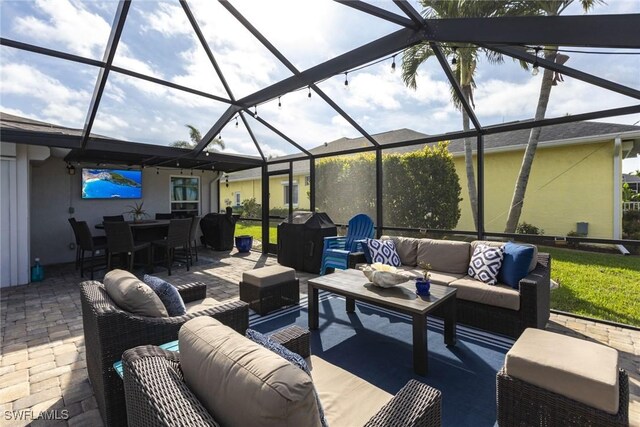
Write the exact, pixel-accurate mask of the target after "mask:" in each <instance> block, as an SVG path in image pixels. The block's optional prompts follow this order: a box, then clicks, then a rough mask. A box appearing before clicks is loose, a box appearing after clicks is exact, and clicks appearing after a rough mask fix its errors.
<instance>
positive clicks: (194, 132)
mask: <svg viewBox="0 0 640 427" xmlns="http://www.w3.org/2000/svg"><path fill="white" fill-rule="evenodd" d="M185 126H186V127H187V128H189V139H190V140H191V141H184V140H179V141H174V142H172V143H171V147H177V148H189V149H193V148H195V146H196V145H198V143H199V142H200V141H202V134H201V133H200V131H199V130H198V129H197V128H196V127H195V126H193V125H189V124H187V125H185ZM217 147H220V149H221V150H224V149H225V145H224V141H223V140H222V137H219V138H213V139H212V140H211V142H210V143H209V145H207V147H206V148H205V150H206V151H218V150H217Z"/></svg>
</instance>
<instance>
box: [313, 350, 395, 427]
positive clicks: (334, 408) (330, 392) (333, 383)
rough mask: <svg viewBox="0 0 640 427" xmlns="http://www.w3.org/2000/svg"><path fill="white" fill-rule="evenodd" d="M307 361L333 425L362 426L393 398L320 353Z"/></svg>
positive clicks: (328, 419)
mask: <svg viewBox="0 0 640 427" xmlns="http://www.w3.org/2000/svg"><path fill="white" fill-rule="evenodd" d="M307 364H308V365H309V367H310V368H311V376H312V377H313V383H314V384H315V386H316V390H317V391H318V395H319V396H320V401H321V402H322V407H323V408H324V413H325V416H326V418H327V423H328V424H329V425H330V426H331V427H341V426H343V427H351V426H363V425H365V424H366V423H367V421H369V419H370V418H371V417H372V416H374V415H375V414H376V413H377V412H378V411H379V410H380V409H381V408H382V407H383V406H384V405H385V404H386V403H387V402H389V401H390V400H391V398H392V397H393V396H392V395H391V394H389V393H387V392H386V391H384V390H381V389H379V388H378V387H376V386H374V385H373V384H371V383H368V382H366V381H365V380H363V379H362V378H359V377H357V376H355V375H353V374H352V373H350V372H348V371H345V370H344V369H342V368H339V367H338V366H335V365H332V364H331V363H329V362H327V361H325V360H323V359H320V358H319V357H317V356H311V357H310V358H308V359H307Z"/></svg>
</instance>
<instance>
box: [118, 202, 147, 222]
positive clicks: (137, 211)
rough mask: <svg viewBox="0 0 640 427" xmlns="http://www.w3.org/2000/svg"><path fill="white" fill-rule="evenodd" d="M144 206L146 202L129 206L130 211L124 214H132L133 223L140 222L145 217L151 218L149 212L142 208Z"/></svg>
mask: <svg viewBox="0 0 640 427" xmlns="http://www.w3.org/2000/svg"><path fill="white" fill-rule="evenodd" d="M143 205H144V202H140V204H138V203H135V202H134V203H133V206H131V205H129V206H127V207H128V208H130V209H129V210H128V211H126V212H124V213H126V214H131V216H132V217H133V222H140V221H142V219H143V218H144V217H146V216H149V215H148V214H147V212H146V211H145V210H144V209H143V208H142V206H143Z"/></svg>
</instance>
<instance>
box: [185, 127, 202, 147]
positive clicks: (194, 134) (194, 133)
mask: <svg viewBox="0 0 640 427" xmlns="http://www.w3.org/2000/svg"><path fill="white" fill-rule="evenodd" d="M185 126H186V127H187V128H189V138H191V141H193V142H194V143H196V144H198V143H199V142H200V141H202V135H201V134H200V131H199V130H198V129H197V128H196V127H195V126H193V125H189V124H186V125H185Z"/></svg>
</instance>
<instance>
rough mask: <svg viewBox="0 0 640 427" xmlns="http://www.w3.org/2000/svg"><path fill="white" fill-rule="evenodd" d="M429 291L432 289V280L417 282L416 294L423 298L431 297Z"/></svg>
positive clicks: (418, 280)
mask: <svg viewBox="0 0 640 427" xmlns="http://www.w3.org/2000/svg"><path fill="white" fill-rule="evenodd" d="M429 289H431V281H430V280H422V279H417V280H416V294H418V295H423V296H426V295H429Z"/></svg>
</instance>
